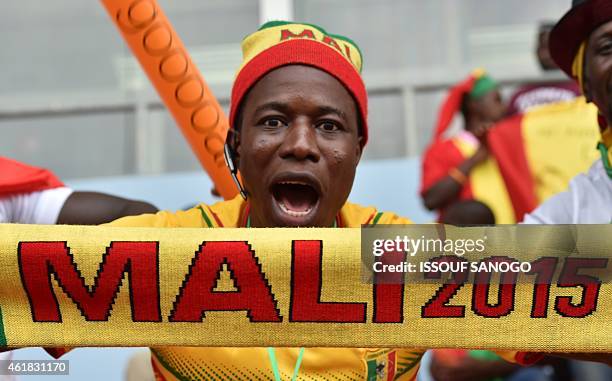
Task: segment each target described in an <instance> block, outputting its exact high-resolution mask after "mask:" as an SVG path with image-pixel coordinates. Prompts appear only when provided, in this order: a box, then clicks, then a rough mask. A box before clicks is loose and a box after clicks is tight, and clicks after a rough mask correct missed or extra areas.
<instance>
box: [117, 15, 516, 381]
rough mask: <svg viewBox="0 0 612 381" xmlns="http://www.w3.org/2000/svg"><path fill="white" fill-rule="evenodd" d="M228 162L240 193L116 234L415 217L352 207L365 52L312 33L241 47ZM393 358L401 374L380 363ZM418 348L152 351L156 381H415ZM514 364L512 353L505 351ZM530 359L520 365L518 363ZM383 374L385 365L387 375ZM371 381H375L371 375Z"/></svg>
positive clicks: (289, 30)
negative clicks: (193, 378) (198, 379)
mask: <svg viewBox="0 0 612 381" xmlns="http://www.w3.org/2000/svg"><path fill="white" fill-rule="evenodd" d="M242 46H243V54H244V62H243V64H242V66H241V67H240V69H239V71H238V74H237V77H236V80H235V83H234V86H233V89H232V99H231V108H230V126H231V129H230V133H229V134H228V139H227V147H226V154H227V159H228V165H229V167H230V169H231V170H232V172H233V173H234V175H236V173H237V171H238V170H239V171H240V174H241V178H242V180H241V181H238V179H236V180H237V182H238V183H239V185H240V188H241V195H242V197H241V196H237V197H236V198H235V199H233V200H230V201H225V202H220V203H217V204H215V205H211V206H208V205H204V204H200V205H199V206H197V207H195V208H193V209H191V210H188V211H184V212H177V213H168V212H160V213H157V214H155V215H143V216H139V217H131V218H123V219H121V220H118V221H116V222H114V223H113V225H114V226H156V227H202V228H223V227H259V228H264V227H297V226H303V227H338V228H345V227H361V225H362V224H377V223H378V224H405V223H409V221H408V220H406V219H403V218H400V217H398V216H396V215H395V214H392V213H383V212H378V211H377V210H376V209H374V208H371V207H368V208H366V207H362V206H358V205H355V204H351V203H348V202H347V198H348V195H349V193H350V191H351V188H352V185H353V180H354V178H355V170H356V168H357V164H358V163H359V160H360V158H361V154H362V150H363V148H364V146H365V145H366V143H367V140H368V124H367V94H366V90H365V86H364V83H363V81H362V78H361V74H360V71H361V53H360V51H359V49H358V48H357V46H356V45H355V44H354V43H353V42H352V41H351V40H349V39H346V38H344V37H340V36H335V35H330V34H327V33H326V32H325V31H324V30H323V29H321V28H319V27H317V26H313V25H307V24H295V23H286V22H270V23H267V24H265V25H263V26H262V27H261V28H260V29H259V30H258V31H257V32H255V33H253V34H251V35H250V36H248V37H247V38H246V39H245V40H244V41H243V43H242ZM389 352H395V358H396V359H397V361H396V362H395V365H394V366H393V367H390V366H384V365H381V364H382V362H380V363H379V362H377V361H374V362H372V359H376V358H377V357H376V356H379V357H380V356H381V355H382V356H383V357H385V358H386V356H387V355H388V353H389ZM422 353H423V351H422V350H411V349H381V350H373V349H365V348H305V349H304V348H301V349H300V348H267V349H266V348H195V347H168V348H154V349H152V358H153V366H154V371H155V372H156V374H157V376H158V377H159V378H160V379H165V380H177V379H189V377H190V376H189V375H191V374H196V373H199V374H202V377H203V378H206V379H237V378H240V379H269V378H271V377H274V378H275V379H277V380H279V379H281V378H282V379H290V377H291V375H294V378H293V379H296V378H298V377H299V379H309V380H318V379H321V380H323V379H325V380H329V379H351V380H363V379H368V380H370V379H376V377H377V375H378V376H379V377H384V379H387V378H388V377H391V378H394V379H396V380H413V379H415V377H416V373H417V369H418V363H419V360H420V357H421V355H422ZM509 355H510V357H511V359H514V358H515V356H516V353H515V352H512V353H510V354H509ZM523 357H524V356H518V360H521V359H522V358H523ZM379 365H381V366H379ZM372 377H373V378H372Z"/></svg>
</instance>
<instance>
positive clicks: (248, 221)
mask: <svg viewBox="0 0 612 381" xmlns="http://www.w3.org/2000/svg"><path fill="white" fill-rule="evenodd" d="M247 213H248V214H247V219H246V223H245V225H246V227H247V228H250V227H251V213H249V211H248V210H247ZM333 227H335V228H337V227H338V218H336V219H334V225H333ZM304 350H305V349H304V347H302V348H300V352H299V353H298V357H297V360H296V361H295V368H294V369H293V376H292V377H291V381H296V380H297V376H298V373H299V372H300V366H301V365H302V359H303V358H304ZM268 357H269V358H270V365H272V373H274V380H275V381H281V375H280V370H279V368H278V361H277V360H276V352H275V351H274V348H272V347H268Z"/></svg>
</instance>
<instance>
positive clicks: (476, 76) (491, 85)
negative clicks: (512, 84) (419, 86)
mask: <svg viewBox="0 0 612 381" xmlns="http://www.w3.org/2000/svg"><path fill="white" fill-rule="evenodd" d="M497 86H498V85H497V82H495V80H494V79H493V78H491V77H490V76H488V75H487V74H486V73H485V71H484V70H482V69H476V70H474V71H473V72H472V73H471V74H470V75H469V76H468V77H467V78H466V79H464V80H463V81H461V82H459V83H458V84H456V85H455V86H453V87H452V88H451V89H450V90H449V92H448V94H447V95H446V99H445V100H444V103H442V107H440V111H439V113H438V123H437V124H436V130H435V132H434V137H433V140H434V141H436V140H439V139H441V138H442V135H443V134H444V132H445V131H446V130H447V129H448V127H449V126H450V124H451V122H452V121H453V118H454V117H455V114H457V112H458V111H459V109H460V108H461V103H462V102H463V97H464V96H468V97H470V99H480V98H482V97H483V96H484V95H486V94H487V93H489V92H490V91H493V90H495V89H496V88H497Z"/></svg>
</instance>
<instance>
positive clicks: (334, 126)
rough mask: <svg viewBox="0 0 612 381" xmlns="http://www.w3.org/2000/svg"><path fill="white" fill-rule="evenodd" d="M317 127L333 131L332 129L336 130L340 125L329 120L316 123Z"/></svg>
mask: <svg viewBox="0 0 612 381" xmlns="http://www.w3.org/2000/svg"><path fill="white" fill-rule="evenodd" d="M317 127H318V128H320V129H321V130H323V131H325V132H334V131H338V130H339V129H340V126H338V125H337V124H336V123H334V122H330V121H324V122H321V123H319V124H318V126H317Z"/></svg>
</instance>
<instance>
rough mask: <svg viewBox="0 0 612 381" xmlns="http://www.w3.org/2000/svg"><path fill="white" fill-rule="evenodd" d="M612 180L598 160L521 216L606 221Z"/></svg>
mask: <svg viewBox="0 0 612 381" xmlns="http://www.w3.org/2000/svg"><path fill="white" fill-rule="evenodd" d="M611 205H612V180H611V179H610V178H609V177H608V175H607V173H606V171H605V169H604V167H603V164H602V162H601V160H600V159H599V160H597V161H596V162H595V163H594V164H593V165H592V166H591V168H590V169H589V171H588V172H587V173H581V174H579V175H577V176H575V177H574V178H573V179H572V180H571V181H570V184H569V187H568V189H567V190H566V191H564V192H561V193H558V194H556V195H554V196H552V197H551V198H549V199H548V200H546V201H545V202H544V203H543V204H542V205H540V206H539V207H538V208H537V209H536V210H534V211H533V212H531V213H530V214H528V215H526V216H525V219H524V222H525V223H530V224H572V223H609V222H610V220H611V218H612V210H611V209H610V208H611Z"/></svg>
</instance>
